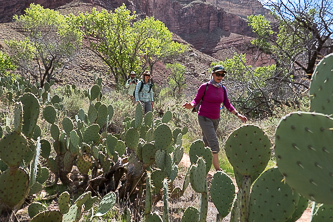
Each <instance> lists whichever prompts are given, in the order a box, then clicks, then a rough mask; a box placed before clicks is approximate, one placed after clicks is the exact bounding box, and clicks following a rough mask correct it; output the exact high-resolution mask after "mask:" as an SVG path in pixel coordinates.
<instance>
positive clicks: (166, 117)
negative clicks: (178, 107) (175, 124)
mask: <svg viewBox="0 0 333 222" xmlns="http://www.w3.org/2000/svg"><path fill="white" fill-rule="evenodd" d="M171 118H172V113H171V111H169V110H168V111H166V112H165V113H164V115H163V117H162V123H168V122H169V121H170V120H171Z"/></svg>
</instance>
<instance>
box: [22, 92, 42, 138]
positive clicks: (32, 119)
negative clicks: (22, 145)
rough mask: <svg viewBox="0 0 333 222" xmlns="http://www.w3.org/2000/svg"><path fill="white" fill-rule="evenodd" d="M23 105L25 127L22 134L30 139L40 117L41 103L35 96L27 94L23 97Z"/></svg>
mask: <svg viewBox="0 0 333 222" xmlns="http://www.w3.org/2000/svg"><path fill="white" fill-rule="evenodd" d="M21 102H22V104H23V127H22V132H23V133H24V135H26V136H27V137H28V138H31V137H32V134H33V132H34V129H35V126H36V123H37V119H38V117H39V107H40V105H39V102H38V99H37V98H36V96H35V95H33V94H32V93H26V94H24V95H23V96H22V97H21Z"/></svg>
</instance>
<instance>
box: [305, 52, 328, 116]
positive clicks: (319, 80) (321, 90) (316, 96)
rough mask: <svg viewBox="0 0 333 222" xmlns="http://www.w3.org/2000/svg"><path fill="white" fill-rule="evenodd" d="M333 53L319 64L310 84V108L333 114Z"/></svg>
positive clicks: (314, 110)
mask: <svg viewBox="0 0 333 222" xmlns="http://www.w3.org/2000/svg"><path fill="white" fill-rule="evenodd" d="M332 81H333V53H332V54H329V55H328V56H325V58H324V59H322V60H321V61H320V62H319V64H318V65H317V67H316V69H315V71H314V73H313V75H312V79H311V84H310V110H311V111H313V112H317V113H324V114H327V115H330V114H333V83H332Z"/></svg>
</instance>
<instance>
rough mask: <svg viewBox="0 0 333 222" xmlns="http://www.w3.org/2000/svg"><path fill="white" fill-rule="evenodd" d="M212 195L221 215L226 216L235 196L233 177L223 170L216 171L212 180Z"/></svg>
mask: <svg viewBox="0 0 333 222" xmlns="http://www.w3.org/2000/svg"><path fill="white" fill-rule="evenodd" d="M210 195H211V197H212V201H213V203H214V205H215V207H216V208H217V210H218V211H219V216H220V217H222V218H224V217H226V216H227V215H228V214H229V212H230V210H231V207H232V203H233V201H234V198H235V185H234V184H233V182H232V180H231V178H230V177H229V176H228V175H227V174H225V173H223V172H221V171H218V172H216V173H215V174H214V176H213V179H212V182H211V187H210Z"/></svg>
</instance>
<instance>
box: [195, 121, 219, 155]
mask: <svg viewBox="0 0 333 222" xmlns="http://www.w3.org/2000/svg"><path fill="white" fill-rule="evenodd" d="M198 121H199V125H200V127H201V130H202V135H203V141H204V143H205V146H209V147H210V149H211V150H212V153H218V152H219V151H220V147H219V141H218V139H217V135H216V130H217V127H218V125H219V123H220V118H218V119H210V118H207V117H204V116H199V115H198Z"/></svg>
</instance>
